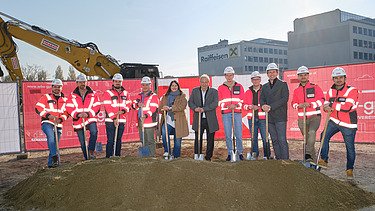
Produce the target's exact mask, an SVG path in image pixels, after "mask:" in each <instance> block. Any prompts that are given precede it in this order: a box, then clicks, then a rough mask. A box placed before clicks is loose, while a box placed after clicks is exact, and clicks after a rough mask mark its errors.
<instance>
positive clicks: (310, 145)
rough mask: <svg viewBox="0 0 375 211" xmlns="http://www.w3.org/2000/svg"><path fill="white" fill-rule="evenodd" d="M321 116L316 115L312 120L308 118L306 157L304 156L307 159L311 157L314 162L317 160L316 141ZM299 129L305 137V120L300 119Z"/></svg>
mask: <svg viewBox="0 0 375 211" xmlns="http://www.w3.org/2000/svg"><path fill="white" fill-rule="evenodd" d="M321 118H322V117H321V116H320V115H314V116H312V117H310V118H306V132H307V134H306V146H305V147H306V155H303V156H304V158H305V159H308V158H309V156H310V158H312V159H313V160H316V156H315V155H316V153H315V140H316V131H317V130H318V128H319V125H320V120H321ZM298 127H299V129H300V130H301V133H302V135H303V119H301V118H299V119H298Z"/></svg>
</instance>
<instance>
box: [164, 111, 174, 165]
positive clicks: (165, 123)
mask: <svg viewBox="0 0 375 211" xmlns="http://www.w3.org/2000/svg"><path fill="white" fill-rule="evenodd" d="M164 127H165V141H166V142H167V149H168V156H167V157H166V158H165V159H166V160H172V159H173V157H172V156H171V153H170V152H171V148H170V146H169V133H168V125H167V111H166V110H164ZM162 135H163V134H162Z"/></svg>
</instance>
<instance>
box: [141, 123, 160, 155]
mask: <svg viewBox="0 0 375 211" xmlns="http://www.w3.org/2000/svg"><path fill="white" fill-rule="evenodd" d="M138 131H139V139H140V141H141V142H143V140H142V126H141V123H140V124H139V125H138ZM144 132H145V133H144V136H145V142H144V146H145V147H148V148H149V149H150V156H151V157H155V148H156V143H155V127H151V128H147V127H145V128H144Z"/></svg>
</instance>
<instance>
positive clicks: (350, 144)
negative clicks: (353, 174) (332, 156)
mask: <svg viewBox="0 0 375 211" xmlns="http://www.w3.org/2000/svg"><path fill="white" fill-rule="evenodd" d="M338 132H341V134H342V136H343V138H344V142H345V146H346V169H353V168H354V161H355V147H354V139H355V134H356V132H357V128H346V127H343V126H339V125H338V124H336V123H334V122H333V121H331V120H329V122H328V126H327V132H326V135H325V137H324V141H323V142H324V143H323V146H322V152H321V153H320V156H321V158H322V159H323V160H325V161H328V152H329V141H330V139H331V138H332V136H333V135H335V134H336V133H338ZM322 135H323V134H322Z"/></svg>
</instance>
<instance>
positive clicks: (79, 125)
mask: <svg viewBox="0 0 375 211" xmlns="http://www.w3.org/2000/svg"><path fill="white" fill-rule="evenodd" d="M92 122H97V119H96V118H88V119H86V121H85V122H84V123H79V124H76V125H73V128H74V129H81V128H83V126H84V125H88V124H90V123H92Z"/></svg>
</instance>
